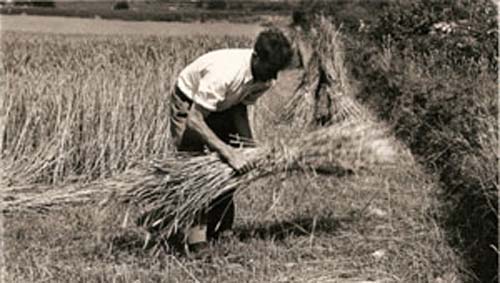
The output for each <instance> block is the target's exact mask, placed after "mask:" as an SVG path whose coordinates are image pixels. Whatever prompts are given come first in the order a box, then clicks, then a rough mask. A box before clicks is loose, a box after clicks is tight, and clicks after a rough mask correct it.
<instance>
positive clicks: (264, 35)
mask: <svg viewBox="0 0 500 283" xmlns="http://www.w3.org/2000/svg"><path fill="white" fill-rule="evenodd" d="M254 51H255V52H256V53H257V56H259V58H260V59H262V60H263V61H267V62H270V63H271V64H273V65H275V66H276V67H278V68H279V69H283V68H284V67H285V66H286V65H288V63H290V60H291V59H292V47H291V44H290V42H289V41H288V39H287V38H286V37H285V35H284V34H283V33H282V32H281V31H280V30H279V29H277V28H271V29H267V30H265V31H263V32H261V33H259V35H258V36H257V40H256V42H255V46H254Z"/></svg>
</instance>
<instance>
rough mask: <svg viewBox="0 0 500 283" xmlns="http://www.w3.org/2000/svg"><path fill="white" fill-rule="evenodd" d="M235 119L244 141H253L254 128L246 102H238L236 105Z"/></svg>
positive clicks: (239, 133) (238, 131) (238, 132)
mask: <svg viewBox="0 0 500 283" xmlns="http://www.w3.org/2000/svg"><path fill="white" fill-rule="evenodd" d="M233 121H234V123H235V127H236V131H237V134H238V135H239V136H240V138H242V139H243V141H246V142H250V143H252V142H253V134H252V128H251V127H250V121H249V120H248V107H247V106H246V105H244V104H238V105H237V106H235V107H234V112H233Z"/></svg>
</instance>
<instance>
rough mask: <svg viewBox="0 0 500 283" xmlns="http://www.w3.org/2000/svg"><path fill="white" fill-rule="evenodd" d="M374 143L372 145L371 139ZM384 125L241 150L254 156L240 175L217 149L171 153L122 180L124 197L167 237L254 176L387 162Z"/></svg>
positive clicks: (391, 158) (338, 128)
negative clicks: (248, 168) (202, 152)
mask: <svg viewBox="0 0 500 283" xmlns="http://www.w3.org/2000/svg"><path fill="white" fill-rule="evenodd" d="M377 141H380V142H379V143H378V145H377V146H372V145H373V144H374V143H375V144H377ZM386 141H387V132H386V130H385V129H384V128H383V127H377V126H376V125H373V124H370V123H366V124H359V123H352V122H343V123H338V124H335V125H332V126H329V127H325V128H321V129H319V130H316V131H313V132H310V133H309V134H307V135H305V136H303V137H300V138H297V139H295V140H291V141H290V142H288V143H287V144H286V145H285V144H274V145H269V146H264V147H258V148H242V149H240V150H241V151H242V152H243V153H244V154H245V155H247V156H249V157H251V158H252V159H254V160H256V163H257V164H256V167H255V168H254V169H253V170H251V171H250V172H247V173H246V174H243V175H237V174H235V173H234V171H233V170H232V168H231V167H230V166H229V165H228V164H227V163H225V162H223V161H221V160H220V158H219V157H218V155H217V154H208V155H189V154H174V155H172V156H171V157H168V158H165V159H163V160H158V161H155V162H152V163H151V164H150V165H149V169H148V170H146V171H144V175H143V176H142V177H140V178H138V177H137V176H134V177H133V178H134V180H133V181H132V182H127V181H125V182H123V183H122V186H123V188H121V189H119V190H118V191H121V192H122V193H123V194H122V197H123V198H124V200H125V201H129V202H134V203H136V204H137V205H138V206H139V208H140V209H141V210H142V216H141V217H140V219H141V222H142V223H141V224H142V225H143V226H144V227H145V228H146V229H148V230H150V231H156V232H158V233H159V235H160V236H161V237H162V238H166V239H168V238H169V237H171V236H173V235H176V234H177V233H178V232H183V231H185V229H187V228H189V227H190V226H191V225H192V224H193V222H194V221H195V220H196V216H197V215H198V214H199V213H201V212H202V211H203V210H205V209H207V208H208V206H209V204H210V203H211V202H212V201H213V200H214V199H216V198H217V197H219V196H221V195H223V194H225V193H227V192H229V191H235V190H236V189H237V192H239V191H241V190H243V189H245V188H246V187H248V186H249V185H250V184H251V183H252V182H253V181H255V180H256V179H259V178H263V177H265V176H268V175H271V174H272V175H275V174H277V173H280V172H285V171H291V170H315V171H319V172H327V173H333V174H343V173H345V172H352V171H354V172H355V171H359V170H362V169H370V168H373V167H374V166H377V167H378V166H390V165H393V164H394V162H395V156H396V153H395V152H393V151H392V148H391V147H390V146H389V145H387V147H385V148H384V147H381V146H380V145H382V144H384V143H386Z"/></svg>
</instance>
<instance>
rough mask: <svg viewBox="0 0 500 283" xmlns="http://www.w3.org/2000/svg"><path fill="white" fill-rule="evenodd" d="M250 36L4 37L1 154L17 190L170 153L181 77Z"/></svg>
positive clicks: (107, 171)
mask: <svg viewBox="0 0 500 283" xmlns="http://www.w3.org/2000/svg"><path fill="white" fill-rule="evenodd" d="M251 43H252V42H251V40H250V39H247V38H243V37H205V36H199V37H194V38H185V37H184V38H177V37H171V38H169V37H126V36H115V37H99V36H94V37H89V36H86V37H79V36H62V35H59V36H57V35H27V34H15V33H4V34H3V35H2V41H1V51H0V52H1V55H0V56H1V58H2V64H1V67H0V80H1V83H0V90H1V91H0V93H1V94H0V95H1V96H2V99H1V100H0V103H1V104H0V114H2V115H0V116H1V117H2V119H3V123H0V125H2V126H0V137H1V138H0V154H1V159H3V160H6V161H7V162H5V164H7V165H8V166H6V165H5V167H6V169H7V170H8V171H9V172H10V173H11V174H8V175H9V176H10V180H9V182H11V183H24V184H26V183H34V182H51V183H56V182H63V181H72V180H79V181H82V180H84V181H88V180H93V179H96V178H100V177H105V176H109V175H111V174H113V173H116V172H119V171H122V170H124V169H125V168H127V167H128V166H129V165H131V163H133V162H135V161H141V160H144V159H146V158H147V157H151V156H158V155H161V154H163V153H165V152H166V150H167V149H168V147H169V145H168V136H169V133H168V119H167V117H168V99H169V94H170V90H171V89H172V86H173V84H174V82H175V79H176V75H177V74H178V73H179V72H180V70H181V68H182V67H183V66H184V65H186V64H187V63H189V62H190V61H191V60H193V59H194V58H196V57H197V56H199V55H201V54H203V53H205V52H207V51H209V50H212V49H216V48H224V47H248V46H251Z"/></svg>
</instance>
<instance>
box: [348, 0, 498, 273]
mask: <svg viewBox="0 0 500 283" xmlns="http://www.w3.org/2000/svg"><path fill="white" fill-rule="evenodd" d="M468 2H469V1H437V0H436V1H435V0H420V1H417V2H412V3H406V2H399V3H393V4H391V5H390V6H389V7H387V9H386V10H385V12H384V13H382V14H381V16H380V18H379V19H378V20H377V21H376V22H375V23H374V25H373V26H372V32H371V33H367V34H364V35H363V34H357V35H356V36H355V37H351V39H352V40H351V42H350V44H349V48H348V49H347V50H348V61H349V62H350V65H351V68H352V72H353V74H354V75H355V78H357V79H358V81H360V82H361V83H360V85H359V86H358V87H359V98H360V99H362V100H363V101H364V102H365V103H367V104H369V105H370V106H371V107H373V108H374V109H375V110H376V112H377V113H379V115H380V117H382V118H383V119H385V120H387V121H389V122H390V123H391V124H393V125H394V129H395V131H396V133H397V135H398V137H399V138H400V139H401V140H403V141H404V142H405V143H406V144H407V145H408V146H409V147H410V149H411V150H412V152H413V153H414V154H415V156H416V157H417V158H419V159H420V160H421V163H422V164H423V165H425V166H426V167H427V168H428V170H429V172H431V173H436V174H437V175H438V176H439V179H440V181H441V183H442V186H443V188H444V190H445V191H446V194H445V195H443V196H442V200H443V204H445V205H446V207H447V217H446V218H445V219H441V220H442V224H443V226H445V227H446V228H447V230H448V236H449V240H450V242H451V243H453V244H454V245H455V247H456V248H457V249H458V250H459V251H460V252H461V253H462V255H463V257H464V259H465V260H466V261H467V263H468V265H469V268H470V269H471V270H472V271H473V272H474V274H475V276H476V277H477V279H478V280H479V281H480V282H492V281H493V280H494V279H495V278H496V276H497V271H498V254H497V253H496V252H495V247H497V246H498V242H497V240H498V238H497V235H498V234H497V227H498V218H497V215H498V203H497V202H498V189H499V184H498V177H499V176H498V168H497V164H498V158H499V155H498V130H499V129H498V123H497V117H498V109H497V70H498V65H497V59H498V50H497V48H496V46H497V43H498V34H497V33H496V31H495V32H492V30H491V29H492V28H493V27H496V26H497V20H496V15H495V12H494V11H495V10H494V7H493V6H492V4H491V3H490V2H489V1H476V2H475V3H474V5H473V6H472V5H471V4H469V3H468ZM462 19H467V21H462ZM443 22H444V23H452V22H454V23H456V25H452V30H451V31H449V32H447V30H446V29H444V30H440V25H436V23H443ZM441 27H442V26H441Z"/></svg>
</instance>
